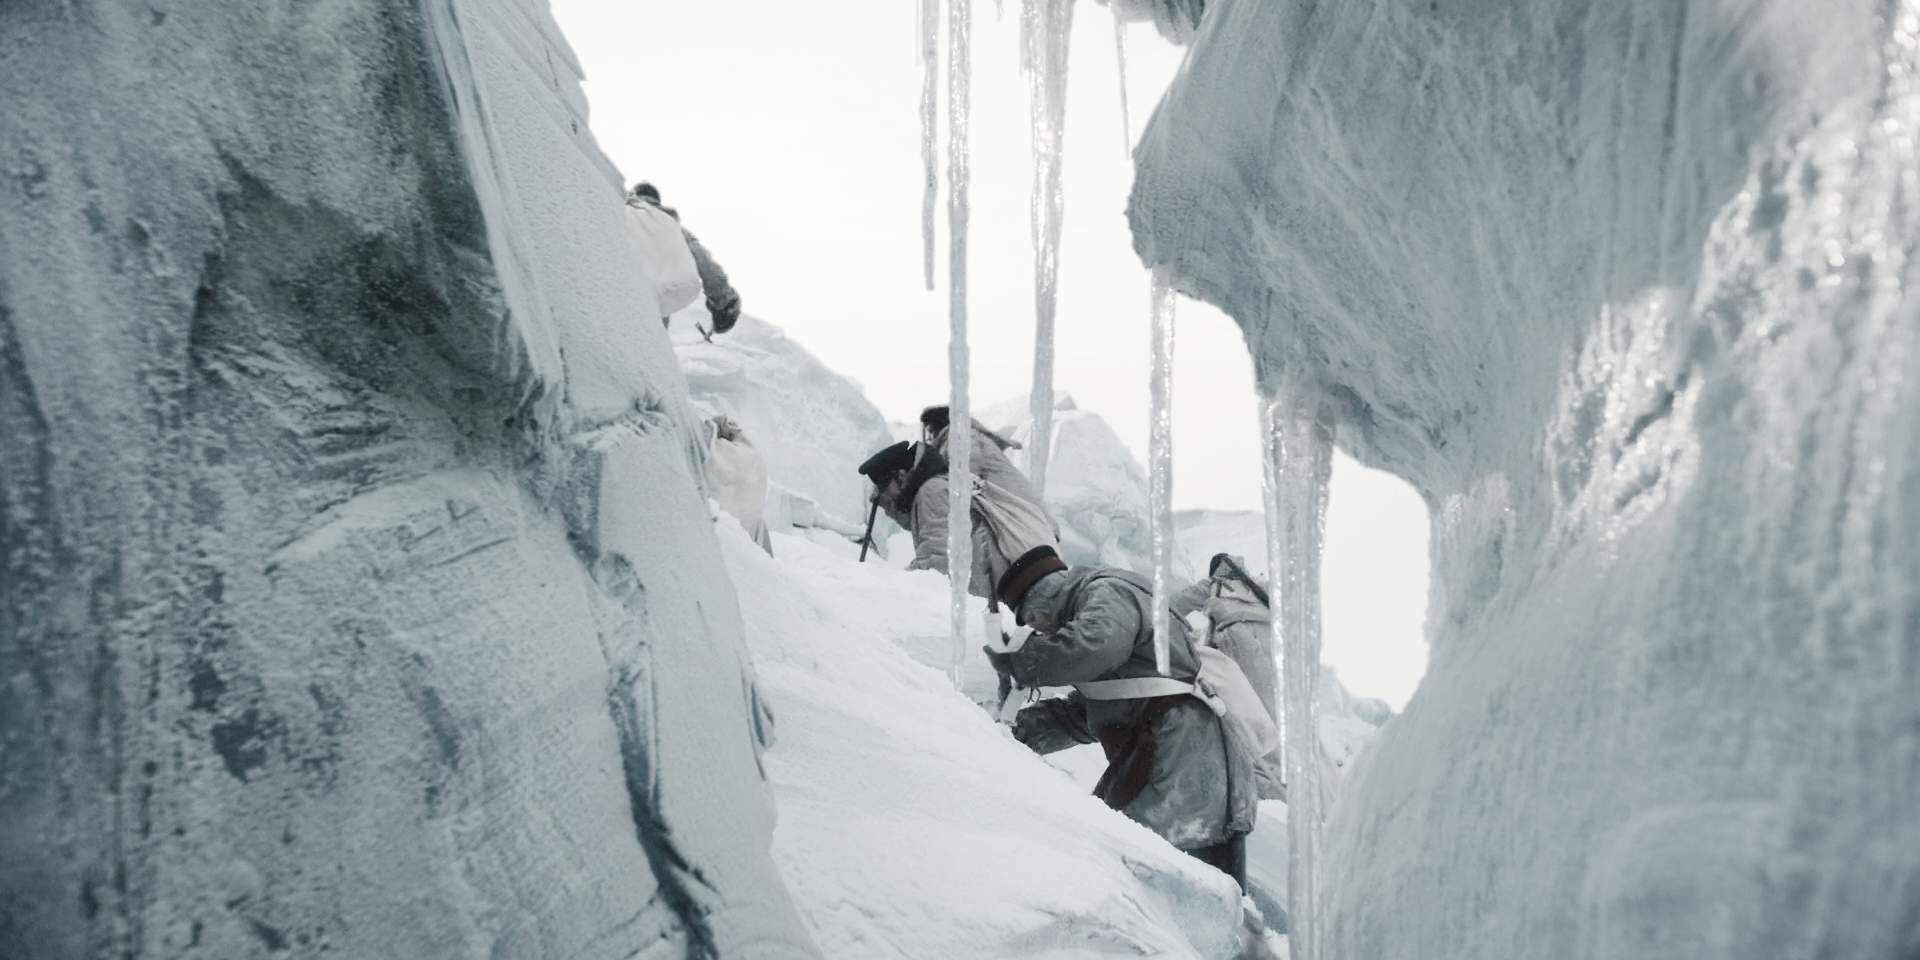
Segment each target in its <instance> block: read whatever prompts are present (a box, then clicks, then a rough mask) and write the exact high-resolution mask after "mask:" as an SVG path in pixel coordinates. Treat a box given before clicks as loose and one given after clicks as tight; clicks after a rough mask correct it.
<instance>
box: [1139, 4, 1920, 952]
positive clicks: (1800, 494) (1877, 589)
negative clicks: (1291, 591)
mask: <svg viewBox="0 0 1920 960" xmlns="http://www.w3.org/2000/svg"><path fill="white" fill-rule="evenodd" d="M1917 50H1920V5H1916V4H1915V3H1913V2H1910V0H1744V2H1687V3H1674V2H1670V0H1629V2H1622V3H1611V4H1601V3H1591V2H1585V0H1512V2H1498V3H1464V2H1458V0H1434V2H1430V3H1415V4H1380V3H1340V4H1328V3H1313V2H1305V0H1300V2H1279V3H1273V2H1254V0H1219V2H1216V3H1210V4H1208V12H1207V15H1206V19H1205V21H1204V22H1203V24H1202V26H1201V28H1200V30H1199V32H1198V35H1197V37H1196V39H1195V42H1194V46H1193V48H1192V50H1191V53H1190V55H1189V58H1188V61H1187V63H1186V65H1185V67H1184V69H1183V72H1182V74H1181V76H1180V77H1179V78H1178V79H1177V80H1176V81H1175V83H1174V84H1173V86H1172V88H1171V89H1170V90H1169V91H1168V94H1167V96H1166V98H1165V100H1164V101H1163V102H1162V103H1161V104H1160V106H1159V109H1158V111H1157V113H1156V115H1155V117H1154V120H1153V123H1152V125H1151V128H1150V129H1149V131H1148V132H1147V134H1146V135H1145V137H1144V138H1143V141H1142V143H1141V145H1140V148H1139V151H1138V153H1137V154H1136V156H1137V159H1138V164H1139V178H1138V180H1137V182H1136V186H1135V192H1134V196H1133V199H1132V207H1131V217H1132V221H1133V224H1134V228H1135V238H1136V245H1137V248H1138V249H1139V250H1140V251H1141V253H1142V256H1143V258H1144V259H1145V260H1146V261H1147V262H1148V263H1150V264H1168V265H1170V266H1171V268H1172V270H1173V272H1174V274H1175V277H1176V282H1177V284H1178V286H1179V287H1180V288H1181V289H1182V290H1183V291H1185V292H1187V293H1189V294H1192V295H1195V296H1198V297H1200V298H1203V299H1206V300H1208V301H1210V302H1213V303H1215V304H1217V305H1219V306H1220V307H1221V308H1222V309H1224V310H1225V311H1226V312H1227V313H1229V314H1230V315H1231V316H1233V317H1234V318H1235V319H1236V320H1237V321H1238V322H1239V323H1240V324H1241V326H1242V327H1243V328H1244V330H1245V332H1246V334H1247V338H1248V342H1249V343H1250V344H1251V345H1252V348H1253V350H1254V353H1255V361H1256V369H1257V371H1258V373H1259V377H1260V381H1261V384H1262V386H1263V388H1265V389H1268V390H1273V389H1276V388H1278V387H1280V386H1281V385H1282V383H1283V382H1305V383H1307V384H1309V385H1311V386H1312V387H1313V388H1314V389H1316V390H1317V391H1318V392H1319V394H1320V395H1321V396H1323V397H1325V398H1326V399H1327V401H1328V402H1329V403H1330V404H1331V405H1332V409H1333V412H1334V415H1335V417H1336V419H1337V420H1338V441H1339V443H1340V444H1341V445H1342V446H1343V447H1344V448H1345V449H1347V450H1348V451H1350V452H1351V453H1353V454H1354V455H1355V456H1356V457H1358V458H1359V459H1360V460H1361V461H1362V462H1364V463H1366V464H1368V465H1371V466H1376V467H1381V468H1383V469H1388V470H1390V471H1392V472H1394V473H1397V474H1399V475H1400V476H1403V477H1405V478H1407V479H1408V480H1409V481H1410V482H1412V483H1413V484H1414V485H1415V486H1416V487H1417V488H1418V489H1419V490H1420V491H1421V493H1422V495H1423V496H1424V497H1425V498H1426V500H1427V502H1428V504H1429V506H1430V508H1431V509H1432V511H1433V512H1434V528H1433V529H1434V533H1433V541H1432V554H1433V581H1432V592H1431V599H1430V613H1429V617H1428V630H1429V640H1430V643H1431V652H1432V660H1431V665H1430V667H1429V671H1428V675H1427V677H1426V679H1425V680H1424V681H1423V683H1422V686H1421V687H1420V689H1419V691H1418V692H1417V693H1416V694H1415V696H1414V697H1413V699H1412V701H1411V702H1410V703H1409V705H1408V706H1407V709H1406V712H1405V714H1404V715H1403V716H1401V717H1399V718H1397V719H1396V720H1395V721H1394V723H1393V724H1391V725H1390V726H1389V727H1388V728H1387V729H1386V730H1385V731H1384V732H1383V734H1382V736H1381V738H1380V740H1379V742H1378V743H1376V744H1375V747H1374V748H1373V749H1371V750H1369V751H1368V753H1367V755H1366V756H1364V757H1363V758H1362V759H1361V760H1360V762H1359V764H1358V767H1359V769H1358V770H1357V772H1356V774H1355V776H1354V778H1353V779H1352V780H1351V782H1350V783H1349V787H1348V792H1347V794H1346V797H1345V798H1344V799H1343V800H1342V802H1341V804H1340V805H1339V806H1338V807H1336V808H1335V810H1334V812H1333V816H1332V819H1331V821H1330V822H1329V824H1328V834H1327V844H1326V857H1327V860H1328V871H1329V872H1328V875H1327V877H1326V883H1327V886H1326V890H1327V902H1326V919H1327V922H1328V941H1327V947H1328V951H1327V952H1328V955H1329V956H1333V957H1355V958H1359V957H1389V956H1392V957H1399V956H1420V957H1427V958H1450V957H1463V958H1464V957H1521V956H1552V957H1562V958H1615V957H1620V958H1625V957H1633V958H1640V960H1645V958H1650V957H1674V958H1679V957H1686V958H1695V960H1698V958H1766V957H1789V956H1795V957H1799V956H1887V957H1893V956H1900V957H1905V956H1911V955H1914V954H1915V953H1916V951H1920V928H1917V927H1916V926H1915V924H1914V916H1915V914H1914V904H1915V894H1914V891H1915V890H1920V806H1916V805H1915V804H1914V803H1912V801H1911V798H1912V797H1913V796H1914V794H1915V788H1916V786H1920V553H1916V551H1920V536H1916V534H1917V533H1920V447H1917V446H1916V444H1915V442H1914V441H1915V437H1916V436H1917V435H1920V434H1916V431H1915V424H1916V423H1920V391H1917V390H1916V386H1915V385H1916V384H1920V367H1917V366H1916V363H1917V362H1920V361H1917V358H1920V353H1917V352H1916V350H1915V347H1916V344H1915V342H1914V341H1915V336H1916V332H1920V324H1917V323H1916V316H1915V311H1914V309H1913V306H1912V301H1911V299H1910V298H1909V296H1908V293H1907V291H1908V289H1909V287H1910V285H1911V284H1912V282H1913V275H1912V267H1911V266H1910V265H1909V261H1908V251H1909V250H1911V249H1912V245H1913V243H1914V241H1915V238H1916V236H1920V232H1917V231H1916V224H1915V222H1914V213H1913V209H1914V208H1913V199H1914V193H1913V191H1914V190H1915V188H1916V173H1915V171H1916V166H1917V161H1916V157H1915V154H1914V140H1913V137H1914V133H1913V131H1914V130H1915V128H1916V126H1917V125H1920V91H1916V89H1915V87H1914V84H1915V76H1916V70H1917V69H1920V59H1917V58H1916V51H1917Z"/></svg>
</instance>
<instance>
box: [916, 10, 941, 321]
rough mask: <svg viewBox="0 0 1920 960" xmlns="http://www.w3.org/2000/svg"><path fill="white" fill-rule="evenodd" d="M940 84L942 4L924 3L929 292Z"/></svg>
mask: <svg viewBox="0 0 1920 960" xmlns="http://www.w3.org/2000/svg"><path fill="white" fill-rule="evenodd" d="M939 82H940V0H920V165H921V168H922V169H923V170H924V172H925V174H926V190H925V192H924V193H922V194H921V197H920V238H921V241H922V242H921V251H922V262H923V265H924V267H925V273H926V278H927V289H928V290H932V289H933V208H934V204H936V203H937V202H939V199H940V157H939V155H938V154H937V153H936V152H935V151H934V146H933V144H934V138H935V137H936V136H937V135H938V133H939V131H938V130H936V129H935V124H934V107H935V105H936V102H937V101H938V99H939Z"/></svg>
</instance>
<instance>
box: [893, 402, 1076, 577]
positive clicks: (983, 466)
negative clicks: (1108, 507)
mask: <svg viewBox="0 0 1920 960" xmlns="http://www.w3.org/2000/svg"><path fill="white" fill-rule="evenodd" d="M950 419H951V417H950V414H949V413H948V411H947V406H946V404H940V405H939V406H933V407H927V408H926V409H924V410H922V411H920V430H921V437H922V439H923V440H925V442H926V443H928V444H929V445H931V446H932V447H933V448H934V449H935V450H938V451H940V454H941V455H942V456H944V457H946V458H947V459H949V460H951V459H953V457H952V454H950V453H949V452H948V450H947V433H948V430H947V428H948V426H949V421H950ZM968 419H969V420H972V418H971V417H969V418H968ZM972 422H973V430H972V431H971V433H970V434H969V439H970V441H971V445H970V446H969V447H968V450H969V456H970V458H971V461H970V463H969V464H968V471H969V472H970V473H972V474H973V475H974V476H976V477H984V478H985V479H986V480H987V481H988V482H990V483H993V484H994V485H996V486H998V487H1000V488H1001V489H1002V490H1004V491H1006V493H1007V494H1008V495H1010V496H1013V497H1018V498H1019V499H1021V500H1024V501H1026V502H1027V503H1030V504H1033V506H1034V508H1035V509H1037V510H1039V511H1040V512H1041V513H1042V514H1046V512H1047V511H1046V507H1045V506H1044V505H1042V504H1041V503H1040V498H1038V497H1036V496H1034V495H1033V482H1032V481H1030V480H1028V479H1027V475H1026V474H1025V473H1022V472H1020V468H1019V467H1016V466H1014V465H1013V461H1012V460H1011V459H1009V458H1008V457H1007V451H1008V450H1018V449H1020V444H1018V443H1016V442H1014V441H1012V440H1009V439H1008V438H1006V437H1003V436H1001V435H1000V434H998V433H995V432H993V431H992V430H988V429H987V428H986V427H983V426H981V425H980V421H978V420H973V421H972ZM1048 524H1049V526H1053V521H1052V519H1051V518H1049V519H1048ZM1058 534H1059V531H1058V530H1057V528H1056V529H1055V536H1056V537H1057V536H1058ZM1018 555H1019V554H1015V556H1018Z"/></svg>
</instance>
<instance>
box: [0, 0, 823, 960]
mask: <svg viewBox="0 0 1920 960" xmlns="http://www.w3.org/2000/svg"><path fill="white" fill-rule="evenodd" d="M410 9H411V8H410ZM85 18H86V23H85V26H84V28H83V29H76V28H75V23H74V22H73V21H72V20H71V19H70V14H69V13H62V12H60V11H56V10H49V9H48V8H44V7H40V6H34V5H25V6H23V5H18V4H14V5H8V6H6V7H5V8H3V9H0V59H4V60H5V61H6V63H7V64H8V68H7V69H6V70H5V71H3V72H0V99H4V101H5V102H6V103H7V108H6V110H4V111H0V157H4V159H3V160H0V170H4V171H5V175H4V177H0V440H3V441H4V443H3V444H0V447H3V448H4V450H5V451H6V452H5V454H4V455H3V456H0V503H4V510H0V564H4V572H0V675H4V676H5V677H7V678H8V681H7V682H8V684H9V686H8V692H7V694H6V695H5V697H4V698H3V699H0V741H3V742H4V743H5V744H6V746H5V749H4V750H0V795H4V796H5V798H6V799H5V802H4V805H5V809H6V813H5V815H4V817H0V955H4V956H8V957H15V956H18V957H64V956H106V955H112V956H123V955H139V956H176V955H185V954H187V953H189V952H197V953H198V954H201V955H206V956H222V957H245V956H265V955H268V954H269V953H275V954H284V953H287V952H299V953H303V954H310V953H314V952H318V951H322V950H325V951H332V952H334V953H336V954H338V955H341V956H396V957H398V956H405V957H416V958H436V957H449V958H452V957H463V958H464V957H472V956H486V955H499V956H578V957H606V958H616V957H619V958H625V957H632V956H637V955H647V954H648V953H649V952H650V951H651V952H654V953H659V952H662V951H666V952H676V953H680V952H695V953H699V952H703V951H704V952H709V953H718V954H720V955H728V956H733V955H740V954H742V953H746V952H749V951H755V952H757V953H758V955H764V956H782V957H803V956H815V955H817V952H816V951H815V950H814V949H813V947H812V946H811V944H810V942H809V939H808V936H807V934H806V932H805V929H804V927H803V925H802V923H801V921H800V919H799V916H798V914H797V913H796V912H795V911H794V909H793V907H792V905H791V902H790V899H789V898H788V896H787V894H786V892H785V890H784V888H783V886H782V883H781V881H780V878H779V875H778V873H777V871H776V870H775V868H774V865H773V862H772V859H771V858H770V856H769V854H768V846H769V844H770V841H771V834H772V831H773V820H774V816H773V813H774V811H773V804H772V797H771V795H770V793H769V790H768V788H767V786H766V784H765V783H764V782H763V779H762V776H761V773H760V770H759V766H758V757H757V753H758V751H759V749H760V747H759V742H758V741H759V738H757V737H756V735H755V734H756V730H757V729H758V730H762V731H764V724H761V723H757V722H756V721H758V720H760V719H762V715H761V714H760V713H759V712H758V711H757V710H756V701H757V694H756V692H755V687H754V679H753V674H752V669H751V664H750V662H749V660H748V655H747V652H746V649H745V645H744V637H743V630H744V628H743V624H742V621H741V619H740V615H739V608H738V605H737V602H736V600H735V597H734V594H733V588H732V586H731V584H730V583H729V582H728V579H727V572H726V568H725V566H724V564H723V562H722V558H721V554H720V549H719V545H718V542H717V541H716V539H715V536H714V533H713V528H714V525H713V523H712V521H711V519H710V517H709V516H708V513H707V510H706V504H705V502H704V499H703V498H702V497H701V495H700V492H699V485H698V482H697V475H698V473H697V472H698V469H699V463H698V450H697V446H696V441H695V439H694V438H695V436H696V434H695V433H694V431H692V430H691V429H689V427H690V425H691V416H690V414H689V412H688V408H687V403H686V395H685V388H684V386H683V381H682V380H681V378H680V374H679V372H678V371H677V370H676V369H675V363H674V356H673V353H672V350H671V349H670V348H669V345H668V343H667V340H666V337H665V336H664V335H663V334H662V332H661V330H660V326H659V323H658V322H657V320H655V319H654V318H655V317H657V316H658V310H657V309H655V306H656V305H655V304H654V302H653V297H652V294H651V286H650V283H649V281H648V279H647V278H646V277H645V276H644V275H642V274H641V273H640V272H639V270H638V269H637V268H636V266H635V264H634V262H633V259H632V255H631V253H630V252H629V248H628V247H626V246H625V245H624V237H623V235H622V227H621V221H620V217H621V208H620V189H619V188H620V183H619V178H618V175H617V173H615V172H614V171H613V169H612V168H611V167H610V166H609V165H608V164H607V162H606V160H605V159H604V158H603V157H602V156H601V155H600V153H599V151H598V149H597V148H596V147H595V146H594V143H593V140H592V137H591V135H590V134H589V133H588V132H587V125H586V116H585V110H586V105H585V101H584V98H583V97H582V95H581V92H580V89H579V82H578V80H579V68H578V66H577V65H576V64H575V63H574V61H573V58H572V55H571V53H570V52H569V50H568V48H567V46H566V44H565V42H564V41H563V40H562V39H561V38H560V36H559V31H558V29H557V27H555V26H554V24H553V23H552V21H551V20H550V19H549V18H548V15H547V12H546V10H545V8H544V5H541V4H537V3H531V2H478V0H475V2H468V0H456V2H437V3H429V4H423V5H421V6H420V7H419V8H418V13H417V15H416V16H399V15H396V14H395V11H394V9H393V8H391V7H390V6H389V5H384V4H375V3H367V2H358V0H346V2H341V3H334V4H328V5H322V6H318V7H316V6H314V5H311V4H291V3H280V2H275V0H263V2H262V3H256V4H248V5H244V6H231V7H229V6H195V5H180V6H173V7H170V8H169V9H167V10H160V9H158V8H154V9H148V8H144V7H143V8H140V9H138V10H134V9H122V8H120V7H115V6H111V5H108V6H103V7H94V8H89V9H88V12H87V13H86V15H85ZM294 92H297V93H298V97H297V100H296V99H295V98H294ZM29 238H31V239H30V242H29Z"/></svg>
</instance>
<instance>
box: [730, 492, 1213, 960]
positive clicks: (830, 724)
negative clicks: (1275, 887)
mask: <svg viewBox="0 0 1920 960" xmlns="http://www.w3.org/2000/svg"><path fill="white" fill-rule="evenodd" d="M722 517H723V522H721V523H719V524H718V525H717V526H718V528H719V530H720V539H721V542H722V546H723V548H724V550H725V554H726V558H727V565H728V569H729V571H730V573H731V574H732V576H733V579H734V582H735V583H736V584H737V585H738V587H739V590H740V596H741V598H742V609H743V612H744V614H745V616H746V624H747V638H748V642H749V644H750V645H751V647H752V649H753V654H754V660H755V663H756V665H757V668H758V671H759V675H760V680H761V689H762V690H763V692H764V695H765V697H766V702H767V704H768V705H769V706H770V707H771V709H772V712H773V716H774V722H775V725H776V726H775V729H776V731H777V739H776V741H775V743H774V745H773V747H772V748H771V749H769V750H768V751H767V753H766V758H765V760H766V766H767V773H768V776H769V778H770V779H771V780H772V783H773V788H774V795H775V797H776V798H777V799H778V802H779V808H780V821H779V825H778V827H777V829H776V831H775V834H774V847H773V852H774V857H775V859H776V861H777V862H778V863H779V865H780V869H781V872H782V873H783V874H784V876H785V877H786V880H787V884H788V886H789V888H790V889H792V891H793V894H794V898H795V900H796V901H797V902H798V905H799V908H800V911H801V914H802V915H803V916H804V917H805V918H806V921H807V924H808V927H809V929H810V931H811V932H812V934H813V935H814V937H815V938H816V939H817V940H818V942H819V943H820V946H821V949H822V950H823V951H824V952H825V953H826V955H827V956H830V957H834V958H837V960H842V958H843V960H859V958H866V957H876V958H878V957H888V958H904V960H947V958H951V960H992V958H997V957H1060V958H1067V957H1095V956H1111V955H1115V954H1121V955H1130V956H1165V957H1229V956H1233V955H1234V953H1235V950H1236V944H1237V939H1236V938H1237V936H1238V928H1239V923H1240V906H1239V892H1238V890H1237V889H1236V888H1235V886H1234V884H1233V881H1231V880H1230V879H1228V878H1227V877H1226V876H1225V875H1224V874H1221V873H1220V872H1218V871H1216V870H1214V869H1212V868H1211V867H1207V866H1205V865H1203V864H1201V863H1200V862H1199V861H1197V860H1194V859H1192V858H1191V857H1188V856H1187V855H1186V854H1184V853H1181V852H1179V851H1178V850H1175V849H1174V848H1172V847H1170V846H1168V845H1167V844H1166V843H1165V841H1163V840H1161V839H1160V838H1159V837H1158V836H1156V835H1154V834H1153V833H1152V832H1151V831H1149V830H1147V829H1146V828H1144V827H1141V826H1139V825H1138V824H1135V823H1134V822H1133V821H1131V820H1128V819H1127V818H1126V817H1124V816H1122V815H1120V814H1119V813H1117V812H1115V811H1113V810H1110V809H1108V808H1107V806H1106V805H1105V804H1103V803H1101V802H1100V801H1098V800H1096V799H1094V798H1093V797H1092V796H1091V795H1090V794H1089V793H1088V791H1087V789H1086V788H1085V786H1083V785H1081V784H1077V783H1075V782H1074V781H1073V780H1072V779H1071V778H1069V777H1068V776H1067V775H1066V774H1065V773H1062V772H1061V771H1059V770H1056V769H1054V768H1053V767H1051V766H1048V765H1047V764H1046V763H1044V762H1042V761H1041V759H1040V758H1039V757H1037V756H1035V755H1034V754H1033V753H1032V752H1031V751H1029V750H1028V749H1027V748H1026V747H1024V746H1021V745H1020V744H1018V743H1016V742H1014V740H1013V738H1012V737H1011V736H1010V735H1009V734H1007V733H1006V732H1005V728H1004V727H1001V726H1000V725H998V724H996V723H994V722H993V721H992V719H991V718H990V717H989V716H988V715H987V713H986V712H985V711H984V710H982V709H981V708H980V706H978V705H977V704H975V703H974V702H973V701H972V700H970V699H968V697H967V696H965V695H963V694H961V693H958V692H955V691H954V690H953V689H952V687H951V686H950V685H949V684H948V681H947V679H946V676H945V674H944V673H943V672H942V669H941V667H940V666H934V665H932V664H941V665H944V663H945V656H944V653H943V652H942V651H943V650H944V647H945V644H946V631H947V608H946V599H947V592H948V588H947V580H946V578H945V577H943V576H941V575H939V574H937V573H934V572H932V571H927V570H920V571H911V572H909V571H905V570H898V569H893V568H890V567H887V566H883V565H881V564H877V563H872V562H869V563H866V564H859V563H855V562H853V558H852V557H851V556H850V555H849V554H848V552H847V551H846V550H844V549H842V548H841V547H840V546H829V545H826V544H821V543H816V542H813V541H811V540H809V539H806V538H803V537H798V536H783V535H778V534H776V535H775V537H774V556H773V557H768V556H767V555H766V554H765V553H763V552H761V551H760V550H759V548H757V547H755V546H754V545H753V543H752V542H751V541H750V540H748V539H747V537H746V536H745V534H744V533H742V532H740V531H739V529H738V526H737V525H736V524H734V523H732V522H731V520H730V519H728V518H725V517H724V515H722ZM983 609H984V608H983ZM977 613H978V611H976V614H977ZM972 619H974V620H977V619H978V618H977V615H976V616H975V617H974V618H972ZM916 649H918V650H923V651H924V654H925V659H926V661H927V662H924V663H923V662H921V661H919V660H916V659H915V658H914V657H913V656H912V651H915V650H916ZM975 659H976V660H979V659H980V658H978V657H976V658H975ZM971 679H972V681H973V684H972V686H971V687H970V690H971V691H972V692H975V693H981V694H985V693H990V692H991V684H992V675H991V671H987V672H986V673H985V675H984V676H982V675H979V672H978V671H975V675H974V676H973V677H972V678H971Z"/></svg>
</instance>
